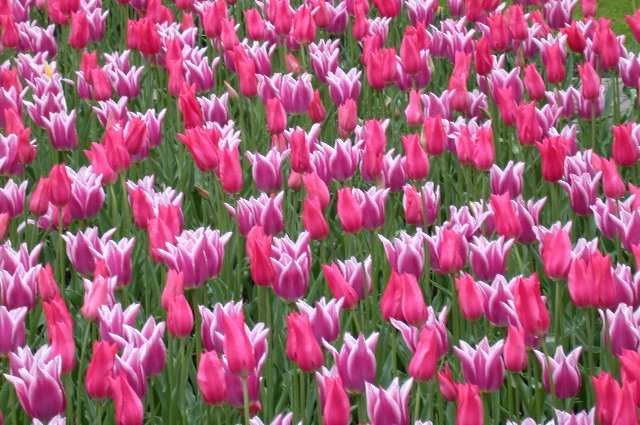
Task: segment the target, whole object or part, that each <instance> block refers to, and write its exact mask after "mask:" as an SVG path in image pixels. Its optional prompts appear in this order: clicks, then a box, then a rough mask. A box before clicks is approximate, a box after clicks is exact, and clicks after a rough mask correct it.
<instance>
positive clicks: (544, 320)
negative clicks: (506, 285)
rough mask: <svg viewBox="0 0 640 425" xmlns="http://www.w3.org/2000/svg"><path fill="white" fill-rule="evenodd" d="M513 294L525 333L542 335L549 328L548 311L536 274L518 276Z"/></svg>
mask: <svg viewBox="0 0 640 425" xmlns="http://www.w3.org/2000/svg"><path fill="white" fill-rule="evenodd" d="M556 284H558V283H556ZM513 295H514V298H515V308H516V312H517V313H518V319H519V320H520V323H521V324H522V327H523V329H524V330H525V332H526V333H527V335H532V336H541V335H544V334H545V333H546V332H547V330H548V329H549V311H548V309H547V306H546V305H545V299H544V298H543V297H542V294H541V292H540V281H539V280H538V275H537V274H536V273H533V274H532V275H531V276H529V277H528V278H525V277H519V278H518V279H517V280H516V283H515V288H514V294H513Z"/></svg>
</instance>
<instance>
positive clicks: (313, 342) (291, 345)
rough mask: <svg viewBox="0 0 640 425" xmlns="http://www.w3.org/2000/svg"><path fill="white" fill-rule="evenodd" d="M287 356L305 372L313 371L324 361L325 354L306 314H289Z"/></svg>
mask: <svg viewBox="0 0 640 425" xmlns="http://www.w3.org/2000/svg"><path fill="white" fill-rule="evenodd" d="M287 357H289V359H290V360H291V361H293V362H295V363H296V364H297V365H298V367H300V369H301V370H302V371H303V372H312V371H314V370H316V369H318V368H320V366H322V364H323V363H324V356H323V354H322V349H321V348H320V344H319V343H318V340H317V339H316V338H315V335H314V333H313V329H312V328H311V322H310V321H309V317H308V316H307V315H306V314H301V313H289V314H288V315H287Z"/></svg>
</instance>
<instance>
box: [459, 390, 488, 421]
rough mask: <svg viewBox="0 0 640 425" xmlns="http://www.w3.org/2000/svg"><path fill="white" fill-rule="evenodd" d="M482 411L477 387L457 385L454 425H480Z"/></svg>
mask: <svg viewBox="0 0 640 425" xmlns="http://www.w3.org/2000/svg"><path fill="white" fill-rule="evenodd" d="M483 423H484V409H483V407H482V399H481V398H480V394H479V391H478V387H477V386H475V385H473V384H459V385H457V396H456V425H482V424H483Z"/></svg>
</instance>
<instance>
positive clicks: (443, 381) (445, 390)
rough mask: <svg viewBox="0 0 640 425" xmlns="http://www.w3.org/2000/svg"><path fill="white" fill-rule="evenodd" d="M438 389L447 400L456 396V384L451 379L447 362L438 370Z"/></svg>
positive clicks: (451, 399)
mask: <svg viewBox="0 0 640 425" xmlns="http://www.w3.org/2000/svg"><path fill="white" fill-rule="evenodd" d="M438 389H439V390H440V394H442V397H444V399H445V400H447V401H455V400H456V398H457V397H458V384H457V383H456V382H455V381H454V380H453V375H452V374H451V369H450V368H449V363H445V365H444V367H443V368H442V369H441V370H440V371H439V372H438Z"/></svg>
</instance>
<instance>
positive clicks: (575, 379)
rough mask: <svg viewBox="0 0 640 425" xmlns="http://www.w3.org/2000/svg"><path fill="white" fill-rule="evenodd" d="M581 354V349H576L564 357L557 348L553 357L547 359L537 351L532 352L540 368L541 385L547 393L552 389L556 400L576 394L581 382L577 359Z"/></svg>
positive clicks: (562, 350) (559, 348)
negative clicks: (541, 375) (542, 384)
mask: <svg viewBox="0 0 640 425" xmlns="http://www.w3.org/2000/svg"><path fill="white" fill-rule="evenodd" d="M581 352H582V347H576V348H575V349H574V350H573V351H572V352H570V353H569V354H568V355H565V353H564V349H563V348H562V347H561V346H558V347H557V348H556V352H555V355H554V356H553V357H547V356H546V355H545V354H544V353H542V352H540V351H538V350H535V351H534V353H535V355H536V357H537V358H538V361H539V362H540V366H541V367H542V374H543V383H544V388H545V390H546V391H547V392H551V390H552V389H553V392H554V394H555V395H556V397H558V398H570V397H574V396H575V395H576V394H578V391H579V390H580V381H581V378H580V371H579V370H578V359H579V358H580V353H581Z"/></svg>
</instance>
